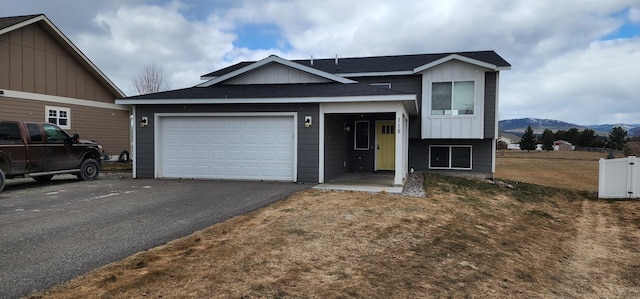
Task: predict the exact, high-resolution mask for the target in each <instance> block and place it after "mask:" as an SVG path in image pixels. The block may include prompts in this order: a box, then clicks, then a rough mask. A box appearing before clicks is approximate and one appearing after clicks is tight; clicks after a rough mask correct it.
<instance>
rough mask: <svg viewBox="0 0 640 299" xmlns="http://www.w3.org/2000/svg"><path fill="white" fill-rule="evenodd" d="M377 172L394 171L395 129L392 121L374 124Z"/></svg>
mask: <svg viewBox="0 0 640 299" xmlns="http://www.w3.org/2000/svg"><path fill="white" fill-rule="evenodd" d="M376 140H377V144H376V163H377V165H378V168H377V170H395V169H396V128H395V123H394V122H393V121H379V122H376Z"/></svg>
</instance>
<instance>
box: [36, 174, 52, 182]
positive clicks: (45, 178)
mask: <svg viewBox="0 0 640 299" xmlns="http://www.w3.org/2000/svg"><path fill="white" fill-rule="evenodd" d="M52 177H53V176H52V175H43V176H34V177H33V179H34V180H36V181H37V182H40V183H46V182H48V181H50V180H51V178H52Z"/></svg>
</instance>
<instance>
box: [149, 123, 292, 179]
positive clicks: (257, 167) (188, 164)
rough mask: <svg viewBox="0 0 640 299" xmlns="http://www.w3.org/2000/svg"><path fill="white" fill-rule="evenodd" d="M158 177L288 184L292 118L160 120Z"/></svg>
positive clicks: (290, 172) (290, 174) (290, 173)
mask: <svg viewBox="0 0 640 299" xmlns="http://www.w3.org/2000/svg"><path fill="white" fill-rule="evenodd" d="M160 122H161V125H160V126H159V128H160V130H161V133H160V136H161V137H160V139H161V140H160V147H161V155H160V156H161V157H160V158H159V159H160V160H159V163H160V165H159V167H160V174H161V177H177V178H214V179H254V180H255V179H260V180H293V177H294V165H293V163H294V154H295V153H294V148H295V145H294V142H295V141H294V125H295V124H294V122H293V117H292V116H231V117H220V116H212V117H163V118H161V121H160Z"/></svg>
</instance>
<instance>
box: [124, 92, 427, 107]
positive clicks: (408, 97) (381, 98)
mask: <svg viewBox="0 0 640 299" xmlns="http://www.w3.org/2000/svg"><path fill="white" fill-rule="evenodd" d="M388 101H416V96H415V94H399V95H370V96H344V97H292V98H201V99H198V98H182V99H116V104H121V105H144V104H147V105H156V104H160V105H162V104H179V105H183V104H261V103H263V104H274V103H278V104H281V103H340V102H388ZM417 104H418V103H417V102H416V109H417Z"/></svg>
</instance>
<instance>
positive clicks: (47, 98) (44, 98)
mask: <svg viewBox="0 0 640 299" xmlns="http://www.w3.org/2000/svg"><path fill="white" fill-rule="evenodd" d="M2 91H4V94H3V95H0V97H5V98H7V97H8V98H15V99H18V100H31V101H41V102H51V103H56V104H65V105H77V106H84V107H94V108H104V109H113V110H123V111H130V109H129V107H128V106H123V105H121V104H112V103H105V102H97V101H90V100H82V99H76V98H68V97H59V96H51V95H46V94H39V93H31V92H23V91H15V90H9V89H2Z"/></svg>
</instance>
